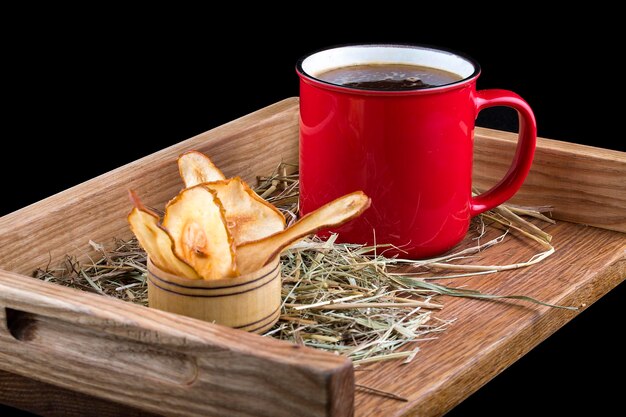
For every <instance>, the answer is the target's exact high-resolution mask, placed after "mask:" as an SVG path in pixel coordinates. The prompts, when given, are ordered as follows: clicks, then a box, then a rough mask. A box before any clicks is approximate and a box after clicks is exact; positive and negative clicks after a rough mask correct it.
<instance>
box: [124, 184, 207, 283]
mask: <svg viewBox="0 0 626 417" xmlns="http://www.w3.org/2000/svg"><path fill="white" fill-rule="evenodd" d="M129 196H130V200H131V201H132V203H133V205H134V207H133V209H132V210H131V212H130V213H129V214H128V222H129V223H130V229H131V230H132V231H133V233H134V234H135V236H136V237H137V240H138V241H139V244H140V245H141V246H142V247H143V248H144V250H145V251H146V253H147V254H148V256H149V257H150V260H151V261H152V262H153V263H154V264H155V265H156V266H158V267H159V268H161V269H162V270H163V271H166V272H169V273H171V274H175V275H179V276H183V277H186V278H191V279H199V278H200V276H199V275H198V274H197V273H196V271H194V270H193V268H192V267H191V266H189V265H188V264H187V263H186V262H185V261H183V260H181V259H180V258H178V257H177V256H176V254H175V253H174V241H173V240H172V237H171V236H170V235H169V233H168V232H167V230H164V229H163V228H162V227H161V226H160V225H159V215H158V214H156V213H155V212H153V211H152V210H150V209H149V208H147V207H146V206H144V205H143V203H142V202H141V201H140V200H139V197H138V196H137V194H136V193H135V192H134V191H129Z"/></svg>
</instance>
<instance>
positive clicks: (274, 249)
mask: <svg viewBox="0 0 626 417" xmlns="http://www.w3.org/2000/svg"><path fill="white" fill-rule="evenodd" d="M370 203H371V200H370V198H369V197H368V196H367V195H365V194H364V193H363V192H362V191H356V192H353V193H350V194H346V195H344V196H343V197H339V198H337V199H336V200H333V201H331V202H330V203H328V204H325V205H323V206H322V207H320V208H318V209H317V210H315V211H312V212H311V213H308V214H307V215H305V216H303V217H302V218H301V219H300V220H298V221H297V222H296V223H294V224H293V225H291V226H290V227H288V228H287V229H285V230H283V231H282V232H279V233H276V234H274V235H271V236H268V237H266V238H263V239H260V240H256V241H254V242H249V243H246V244H244V245H242V246H239V247H237V266H238V268H239V271H240V273H242V274H246V273H249V272H252V271H256V270H258V269H260V268H261V267H262V266H263V265H265V264H267V262H269V261H270V260H272V259H274V257H276V256H278V255H279V254H280V252H282V251H283V249H285V248H286V247H287V246H289V245H291V244H292V243H294V242H295V241H297V240H299V239H301V238H303V237H305V236H307V235H309V234H311V233H314V232H317V231H318V230H321V229H324V228H327V227H335V226H339V225H341V224H343V223H345V222H347V221H348V220H351V219H354V218H355V217H357V216H359V215H360V214H361V213H363V212H364V211H365V210H366V209H367V208H368V207H369V206H370Z"/></svg>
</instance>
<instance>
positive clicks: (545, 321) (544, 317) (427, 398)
mask: <svg viewBox="0 0 626 417" xmlns="http://www.w3.org/2000/svg"><path fill="white" fill-rule="evenodd" d="M545 230H546V231H548V232H549V233H551V234H552V235H553V237H554V238H553V245H554V246H555V247H556V253H555V254H554V255H552V256H550V257H549V258H547V259H546V260H544V261H542V262H541V263H539V264H537V265H534V266H531V267H529V268H525V269H519V270H514V271H509V272H499V273H497V274H492V275H484V276H479V277H473V278H465V279H458V280H454V281H449V282H448V285H454V286H465V287H466V288H472V289H477V290H480V291H483V292H487V293H492V294H500V295H507V294H522V295H528V296H531V297H535V298H537V299H539V300H543V301H546V302H550V303H553V304H559V305H566V306H576V307H578V308H579V311H576V312H574V311H569V310H561V309H553V308H549V307H542V306H537V305H533V304H528V303H524V302H519V301H495V302H494V301H482V300H470V299H461V298H451V297H440V298H439V300H438V301H439V302H441V303H443V304H444V308H443V309H442V310H441V312H440V313H439V314H437V317H438V318H441V319H443V320H455V321H454V323H453V324H452V325H450V327H449V328H448V329H447V330H446V331H444V332H443V333H442V334H441V335H439V336H438V338H437V339H436V340H432V341H427V342H424V343H423V344H421V351H420V352H419V353H418V354H417V356H416V357H415V359H414V362H412V363H409V364H406V365H403V364H401V363H400V361H398V362H396V363H391V362H388V363H381V364H376V365H373V366H370V367H367V368H364V369H365V370H359V369H358V368H357V369H356V383H357V384H362V385H366V386H369V387H372V388H376V389H380V390H384V391H389V392H392V393H394V394H396V395H399V396H401V397H405V398H407V399H408V400H409V402H401V401H395V400H390V399H384V398H382V397H380V396H375V395H371V394H366V393H364V392H361V391H357V394H356V411H357V412H356V415H357V416H400V415H415V416H440V415H443V414H444V413H445V412H446V411H448V410H450V409H451V408H453V407H454V406H455V405H457V404H458V403H460V402H461V401H462V400H463V399H465V398H466V397H467V396H469V395H470V394H471V393H473V392H474V391H476V390H477V389H478V388H480V387H481V386H482V385H484V384H485V383H486V382H488V381H489V380H490V379H491V378H493V377H494V376H496V375H497V374H498V373H500V372H501V371H503V370H504V369H505V368H506V367H507V366H509V365H511V364H512V363H513V362H514V361H516V360H517V359H519V358H520V357H521V356H523V355H524V354H525V353H527V352H528V351H530V350H531V349H532V348H533V347H534V346H536V345H537V344H538V343H540V342H541V341H542V340H544V339H545V338H547V337H548V336H549V335H551V334H552V333H554V332H555V331H556V330H558V329H559V328H560V327H562V326H563V325H564V324H565V323H567V322H568V321H569V320H571V319H572V318H574V317H575V316H576V315H577V314H580V313H581V312H583V311H584V310H585V308H586V307H588V306H589V305H591V304H592V303H593V302H594V301H596V300H598V299H599V298H600V297H602V296H603V295H604V294H606V293H607V292H608V291H610V290H611V289H612V288H614V287H615V286H616V285H617V284H619V283H620V282H622V281H623V280H624V279H626V235H625V234H623V233H618V232H614V231H609V230H602V229H598V228H595V227H585V226H581V225H577V224H573V223H568V222H558V223H557V224H556V225H554V226H550V227H549V228H546V229H545ZM467 243H468V242H465V243H464V244H467ZM464 244H463V243H462V244H461V245H460V246H462V245H464ZM540 250H541V249H539V251H540ZM537 251H538V248H537V247H536V246H534V245H533V244H528V243H525V241H522V240H518V239H515V238H513V239H509V240H507V241H505V242H503V243H501V244H499V245H498V246H496V247H493V248H491V249H488V250H486V251H485V252H483V254H482V256H481V257H480V258H478V259H474V260H473V262H476V263H479V264H489V265H492V264H495V265H498V264H509V263H513V262H517V261H524V260H527V259H528V258H530V257H531V256H532V255H533V254H534V253H537ZM409 349H410V347H409Z"/></svg>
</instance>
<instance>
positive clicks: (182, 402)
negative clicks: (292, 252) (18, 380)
mask: <svg viewBox="0 0 626 417" xmlns="http://www.w3.org/2000/svg"><path fill="white" fill-rule="evenodd" d="M0 309H2V310H3V316H4V317H3V318H4V320H2V323H0V369H3V370H5V371H10V372H14V373H18V374H20V375H23V376H26V377H29V378H33V379H36V380H38V381H41V382H45V383H49V384H54V385H56V386H59V387H61V388H65V389H71V390H75V391H77V392H81V393H84V394H87V395H95V396H97V397H100V398H103V399H106V400H109V401H114V402H119V403H123V404H127V405H130V406H132V407H136V408H139V409H141V410H146V411H149V412H153V413H159V414H166V415H172V416H223V415H229V416H242V417H243V416H292V415H294V414H297V415H300V416H348V415H351V414H352V412H353V386H354V385H353V384H354V382H353V368H352V364H351V362H350V361H349V360H347V359H345V358H343V357H340V356H337V355H333V354H330V353H326V352H322V351H319V350H314V349H309V348H303V347H301V346H296V345H292V344H289V343H285V342H280V341H277V340H274V339H272V338H264V337H261V336H258V335H255V334H250V333H246V332H242V331H239V330H234V329H230V328H226V327H222V326H218V325H214V324H210V323H207V322H203V321H199V320H195V319H191V318H188V317H184V316H179V315H176V314H171V313H166V312H162V311H160V310H155V309H149V308H147V307H142V306H139V305H135V304H132V303H127V302H123V301H120V300H117V299H112V298H108V299H107V298H103V297H102V296H100V295H97V294H91V293H86V292H82V291H79V290H74V289H70V288H64V287H61V286H59V285H56V284H51V283H46V282H42V281H40V280H36V279H34V278H27V277H24V276H21V275H18V274H15V273H12V272H6V271H0ZM294 387H297V389H294Z"/></svg>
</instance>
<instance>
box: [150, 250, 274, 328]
mask: <svg viewBox="0 0 626 417" xmlns="http://www.w3.org/2000/svg"><path fill="white" fill-rule="evenodd" d="M280 303H281V278H280V263H279V257H276V258H275V259H273V260H272V261H271V262H269V263H268V264H267V265H266V266H264V267H263V268H261V269H259V270H258V271H255V272H253V273H250V274H246V275H242V276H239V277H236V278H226V279H220V280H211V281H207V280H192V279H188V278H184V277H179V276H176V275H174V274H170V273H169V272H165V271H163V270H162V269H160V268H159V267H157V266H156V265H154V264H153V263H152V262H151V261H150V259H148V304H149V306H150V307H152V308H157V309H159V310H164V311H169V312H171V313H177V314H181V315H184V316H189V317H193V318H197V319H200V320H205V321H210V322H214V323H217V324H221V325H224V326H228V327H232V328H235V329H240V330H244V331H248V332H255V333H263V332H265V331H267V330H269V329H270V328H271V327H272V326H273V325H274V323H276V321H278V316H279V315H280Z"/></svg>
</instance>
